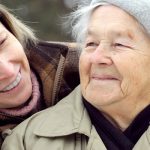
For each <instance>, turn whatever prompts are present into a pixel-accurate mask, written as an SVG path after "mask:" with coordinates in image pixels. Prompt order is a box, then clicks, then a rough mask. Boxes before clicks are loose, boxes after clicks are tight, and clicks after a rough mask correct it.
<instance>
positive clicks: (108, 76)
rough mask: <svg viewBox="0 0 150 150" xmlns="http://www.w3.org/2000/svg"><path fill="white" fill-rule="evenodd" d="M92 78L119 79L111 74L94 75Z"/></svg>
mask: <svg viewBox="0 0 150 150" xmlns="http://www.w3.org/2000/svg"><path fill="white" fill-rule="evenodd" d="M91 78H92V79H95V80H118V79H117V78H116V77H114V76H110V75H102V76H101V75H100V76H92V77H91Z"/></svg>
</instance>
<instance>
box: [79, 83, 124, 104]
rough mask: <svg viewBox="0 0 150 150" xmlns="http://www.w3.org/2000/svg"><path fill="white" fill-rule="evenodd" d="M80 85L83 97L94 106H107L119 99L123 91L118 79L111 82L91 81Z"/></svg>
mask: <svg viewBox="0 0 150 150" xmlns="http://www.w3.org/2000/svg"><path fill="white" fill-rule="evenodd" d="M81 87H82V94H83V97H84V98H85V99H86V100H87V101H88V102H90V103H91V104H93V105H94V106H96V107H97V106H100V107H103V106H107V105H111V104H113V103H117V102H118V101H121V99H122V98H123V93H122V90H121V87H120V84H119V83H118V81H111V83H109V84H108V83H98V82H97V83H96V84H94V83H92V82H89V84H88V85H87V86H86V87H85V86H84V87H83V86H82V85H81Z"/></svg>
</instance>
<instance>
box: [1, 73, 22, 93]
mask: <svg viewBox="0 0 150 150" xmlns="http://www.w3.org/2000/svg"><path fill="white" fill-rule="evenodd" d="M20 80H21V74H20V72H19V73H18V75H17V77H16V80H15V81H14V82H12V83H11V84H10V85H8V86H7V87H6V88H4V89H3V90H2V92H6V91H9V90H11V89H13V88H15V87H16V86H17V85H18V84H19V82H20Z"/></svg>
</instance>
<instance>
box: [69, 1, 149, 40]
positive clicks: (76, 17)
mask: <svg viewBox="0 0 150 150" xmlns="http://www.w3.org/2000/svg"><path fill="white" fill-rule="evenodd" d="M106 4H110V5H115V6H117V7H120V8H121V9H123V10H124V11H126V12H127V13H129V14H130V15H131V16H133V17H134V18H135V19H136V20H137V22H138V23H139V25H141V26H142V27H144V29H145V31H146V33H150V0H138V1H137V0H132V1H131V0H92V1H90V0H87V1H86V2H84V3H82V4H81V5H78V7H77V9H76V11H74V12H73V13H71V15H70V18H69V22H70V24H71V29H72V36H73V38H74V39H75V40H76V41H77V42H81V43H82V42H83V40H84V39H85V36H86V31H87V27H88V21H89V18H90V15H91V13H92V11H93V10H94V9H95V8H96V7H98V6H100V5H106Z"/></svg>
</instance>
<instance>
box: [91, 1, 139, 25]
mask: <svg viewBox="0 0 150 150" xmlns="http://www.w3.org/2000/svg"><path fill="white" fill-rule="evenodd" d="M95 12H96V13H97V14H98V15H105V16H107V15H115V16H116V17H119V16H125V17H127V18H130V19H131V18H132V19H133V20H134V21H137V20H136V19H135V18H134V17H133V16H132V15H130V14H129V13H128V12H126V11H125V10H123V9H121V8H119V7H117V6H114V5H110V4H108V5H102V6H97V7H96V8H95V9H94V10H93V12H92V15H93V14H95ZM137 22H138V21H137Z"/></svg>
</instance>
